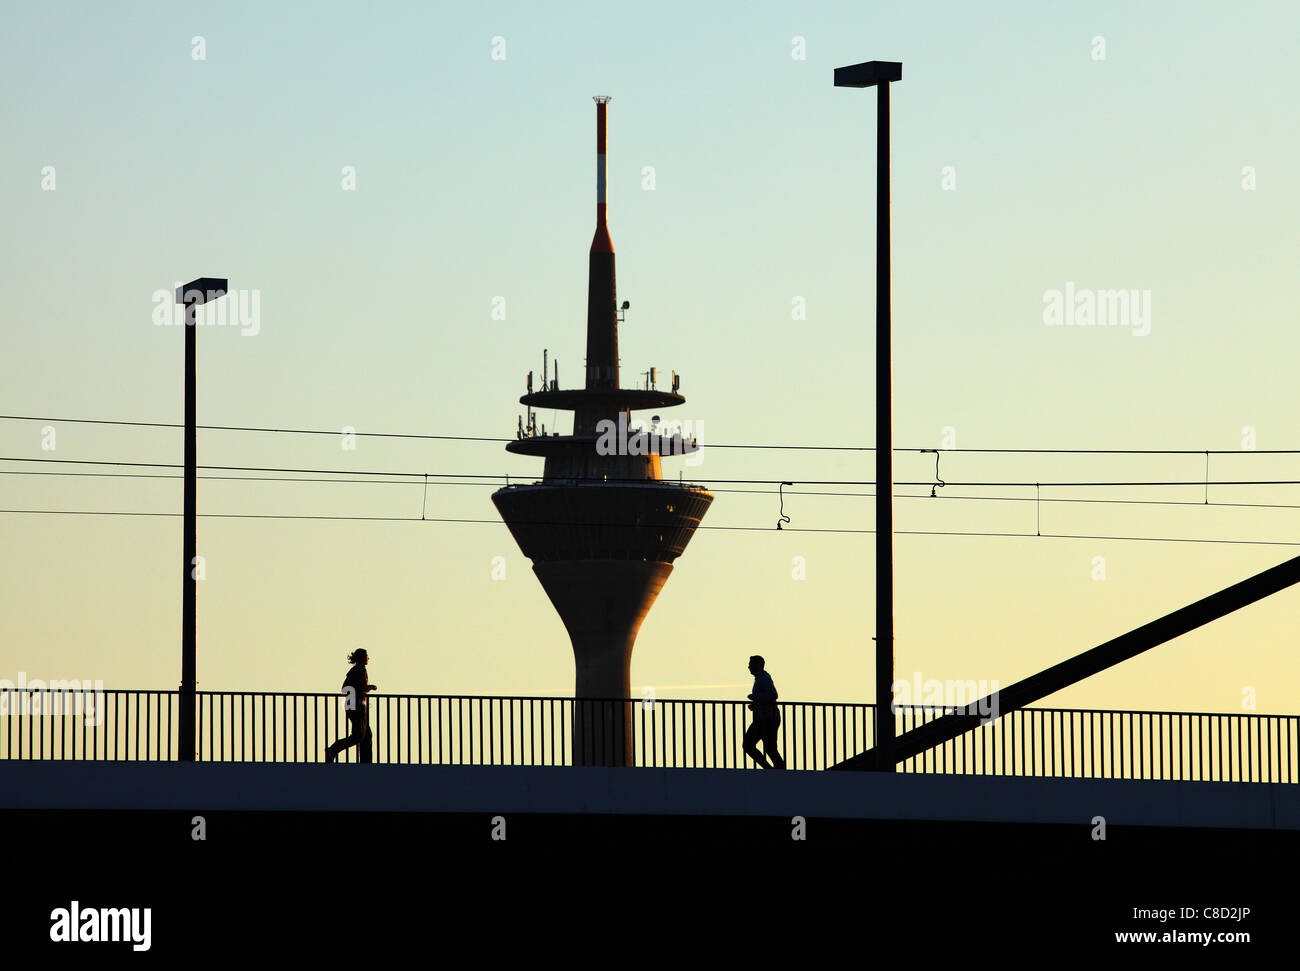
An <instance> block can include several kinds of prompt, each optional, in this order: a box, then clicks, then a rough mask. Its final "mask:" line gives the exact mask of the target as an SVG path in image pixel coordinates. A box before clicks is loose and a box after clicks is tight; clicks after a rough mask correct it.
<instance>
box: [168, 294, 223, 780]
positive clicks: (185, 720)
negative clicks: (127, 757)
mask: <svg viewBox="0 0 1300 971" xmlns="http://www.w3.org/2000/svg"><path fill="white" fill-rule="evenodd" d="M227 283H228V281H226V280H222V279H217V278H216V277H208V276H203V277H199V278H198V279H197V280H191V281H190V282H189V283H187V284H185V285H184V286H183V287H178V288H177V290H176V302H177V303H183V304H184V305H185V536H184V539H183V540H182V543H181V545H182V547H183V549H182V553H181V556H182V563H181V577H182V583H183V586H182V588H181V590H182V593H181V690H180V718H179V719H178V724H177V743H178V744H177V748H178V749H179V751H178V753H177V754H178V756H179V758H180V760H181V761H182V762H193V761H194V760H195V757H196V751H197V750H196V747H195V742H196V740H197V739H196V735H195V731H194V702H195V698H196V695H197V690H198V648H197V645H196V640H197V638H196V631H197V622H196V605H197V602H198V597H197V594H198V589H197V584H198V580H196V579H195V577H194V559H195V555H196V552H197V548H198V518H197V515H196V510H197V507H196V504H195V492H196V487H197V485H198V481H197V480H198V475H197V471H196V470H197V466H196V465H195V461H196V457H195V439H196V437H197V436H196V434H195V429H196V427H197V426H196V424H195V421H196V409H195V387H194V385H195V366H194V364H195V346H194V332H195V330H196V314H197V310H198V306H199V304H201V303H210V302H211V301H213V300H217V299H220V298H221V297H224V296H225V295H226V289H227Z"/></svg>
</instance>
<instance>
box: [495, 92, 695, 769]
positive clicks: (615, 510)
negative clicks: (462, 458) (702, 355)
mask: <svg viewBox="0 0 1300 971" xmlns="http://www.w3.org/2000/svg"><path fill="white" fill-rule="evenodd" d="M594 100H595V102H596V235H595V237H594V238H593V239H592V241H591V255H590V263H589V275H588V282H587V371H586V381H585V385H584V387H582V388H569V389H564V390H561V388H560V383H559V366H558V364H557V365H556V366H555V375H554V377H551V375H550V374H548V364H547V361H546V357H545V352H543V355H544V356H543V358H542V361H543V363H542V376H541V386H540V388H537V389H535V388H534V387H533V377H532V374H531V372H530V373H529V376H528V393H527V394H525V395H524V396H523V397H522V398H520V399H519V401H520V404H523V405H526V406H527V407H528V421H527V424H525V423H524V420H523V419H522V417H521V419H520V422H519V431H518V433H517V436H516V439H515V441H513V442H510V443H508V444H507V445H506V451H508V452H513V453H515V454H517V455H533V456H538V457H540V458H543V459H545V460H546V462H545V465H544V467H543V471H542V481H540V482H533V483H531V484H527V485H509V486H506V487H505V488H503V489H498V490H497V491H496V492H494V493H493V494H492V502H493V503H494V504H495V505H496V507H497V511H498V512H500V514H501V518H502V519H504V520H505V522H506V525H507V526H509V527H510V532H511V534H512V535H513V536H514V538H515V541H516V542H517V543H518V544H519V548H520V549H521V550H523V552H524V555H525V556H527V557H528V558H529V559H531V560H532V561H533V572H534V573H536V574H537V579H538V580H540V581H541V583H542V588H543V589H544V590H545V591H546V595H547V596H548V597H550V598H551V603H552V604H554V605H555V609H556V611H557V612H558V613H559V615H560V619H561V620H563V621H564V626H565V628H566V629H567V630H568V632H569V639H570V640H571V641H572V642H573V656H574V661H575V664H576V669H577V676H576V684H575V688H574V715H573V764H574V765H631V764H632V730H631V729H632V711H631V705H630V703H629V700H628V699H629V698H630V694H631V680H630V665H631V659H632V646H633V645H634V644H635V643H636V635H637V631H639V630H640V629H641V622H642V621H643V620H644V619H645V615H646V613H647V612H648V611H649V610H650V607H651V606H652V605H653V604H654V602H655V598H656V597H658V596H659V591H660V590H661V589H662V588H663V585H664V581H666V580H667V579H668V575H669V574H670V573H672V570H673V561H674V560H675V559H677V557H679V556H681V554H682V551H683V550H684V549H686V544H687V543H689V542H690V539H691V536H692V535H693V534H694V533H695V528H696V527H697V526H698V525H699V524H700V520H701V519H703V518H704V514H705V513H706V512H707V511H708V509H709V505H710V504H711V503H712V502H713V495H712V494H711V493H709V492H708V491H707V490H706V489H704V488H702V487H700V486H694V485H687V484H679V483H672V482H665V481H663V479H662V474H661V473H662V469H661V462H660V459H661V456H664V455H682V454H687V453H690V452H695V451H697V450H698V448H699V445H698V443H697V442H695V441H694V439H692V440H691V441H686V440H685V439H684V437H683V436H682V435H681V434H679V433H674V434H673V435H671V436H661V435H659V434H658V433H657V432H656V431H654V430H653V429H652V430H651V431H650V432H646V431H640V432H638V431H637V430H636V429H634V428H632V427H630V423H631V413H632V411H633V410H634V409H646V408H656V409H657V408H669V407H672V406H674V405H680V404H682V403H683V402H685V400H686V399H685V398H684V397H683V396H682V395H680V394H678V393H677V391H678V387H679V385H680V380H679V378H678V376H677V375H676V373H674V374H673V376H672V390H671V391H662V390H659V389H658V388H657V387H656V384H657V379H658V372H657V369H655V368H650V369H649V370H648V371H647V372H646V373H645V378H646V380H645V387H642V388H621V387H619V373H618V365H619V359H618V325H619V323H620V322H621V321H622V318H623V312H624V311H626V310H627V309H628V304H627V303H626V302H625V303H624V304H623V305H622V307H621V308H620V307H619V304H618V297H617V294H616V291H615V287H614V245H613V243H612V242H611V241H610V238H609V228H608V226H607V224H606V221H605V109H606V105H607V103H608V102H609V100H610V99H609V98H608V97H606V96H603V95H602V96H597V97H596V98H595V99H594ZM534 408H539V409H547V410H550V409H559V410H563V411H571V412H573V413H574V418H573V434H571V435H560V434H559V433H558V432H557V431H552V432H550V433H549V434H548V433H547V432H546V428H545V426H544V425H543V426H542V427H541V429H540V430H539V429H538V427H537V424H536V421H535V419H534V417H533V413H532V410H533V409H534ZM657 418H658V416H655V420H656V422H657ZM655 427H657V424H656V426H655Z"/></svg>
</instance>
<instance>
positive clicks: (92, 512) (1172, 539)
mask: <svg viewBox="0 0 1300 971" xmlns="http://www.w3.org/2000/svg"><path fill="white" fill-rule="evenodd" d="M0 513H7V514H12V515H36V516H124V517H133V516H134V517H151V518H152V517H157V518H166V519H175V518H177V517H179V516H181V515H183V514H182V513H178V512H150V511H138V512H137V511H131V510H112V509H0ZM198 516H199V518H200V519H283V520H321V521H334V522H390V523H446V524H463V525H486V526H504V525H505V523H504V522H503V521H501V520H499V519H451V518H429V517H424V518H421V517H419V516H328V515H319V516H311V515H304V514H302V513H283V514H281V513H199V514H198ZM529 525H531V526H576V525H584V526H586V525H595V524H590V523H577V522H572V523H530V524H529ZM600 525H603V526H604V527H605V528H610V527H619V528H625V529H662V528H663V527H657V526H653V525H643V524H631V523H606V524H600ZM696 528H697V529H700V530H715V531H722V532H746V533H777V532H781V533H841V534H857V535H863V536H869V535H874V534H875V532H876V531H875V530H874V529H846V528H842V527H823V528H810V527H791V526H786V527H784V528H782V529H781V530H779V531H778V530H776V529H773V528H772V527H771V526H708V525H704V524H700V525H699V526H697V527H696ZM894 535H896V536H973V537H1001V538H1009V539H1087V540H1119V541H1125V542H1137V543H1209V544H1215V545H1226V546H1300V542H1286V541H1282V540H1260V539H1206V538H1199V537H1186V536H1110V535H1101V534H1094V533H1029V532H1024V533H1017V532H987V531H976V530H952V529H896V530H894Z"/></svg>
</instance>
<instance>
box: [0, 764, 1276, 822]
mask: <svg viewBox="0 0 1300 971" xmlns="http://www.w3.org/2000/svg"><path fill="white" fill-rule="evenodd" d="M0 781H2V783H3V784H0V809H23V810H33V809H103V810H122V809H138V810H190V809H195V808H206V809H209V810H212V811H235V810H254V811H275V810H286V811H334V812H433V813H437V812H446V813H466V812H483V813H505V812H516V813H519V812H526V813H557V814H572V813H636V814H685V815H746V816H805V817H814V818H819V817H828V818H859V819H911V820H934V821H965V822H1021V823H1079V822H1088V821H1090V820H1091V819H1092V818H1093V817H1095V816H1103V817H1105V819H1106V821H1107V823H1108V824H1111V825H1131V826H1180V827H1181V826H1196V827H1227V828H1244V829H1300V786H1297V785H1286V784H1265V783H1220V782H1158V781H1133V780H1107V779H1035V778H1006V777H989V776H944V775H913V774H905V773H903V774H896V775H880V774H877V773H858V772H764V771H760V770H743V769H610V768H594V767H540V766H462V765H354V764H336V765H323V764H319V763H317V764H312V763H249V762H244V763H229V762H226V763H219V762H207V763H197V764H196V763H177V762H133V761H132V762H77V761H67V762H63V761H55V760H51V761H18V760H13V761H6V762H3V763H0Z"/></svg>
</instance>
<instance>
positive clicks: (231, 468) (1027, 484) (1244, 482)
mask: <svg viewBox="0 0 1300 971" xmlns="http://www.w3.org/2000/svg"><path fill="white" fill-rule="evenodd" d="M0 462H40V463H58V464H67V465H104V466H113V467H123V468H151V469H179V468H181V467H182V466H181V464H180V463H179V462H126V461H118V460H104V459H55V458H27V457H23V456H13V455H3V456H0ZM197 468H200V469H207V470H210V471H219V472H286V473H297V474H302V475H339V476H385V477H405V478H423V477H425V476H428V477H429V478H437V479H491V480H494V481H509V480H510V479H512V478H513V479H528V478H531V477H530V476H528V475H522V476H521V475H518V474H516V475H513V476H512V475H509V474H501V473H479V472H387V471H373V470H369V471H361V470H352V469H307V468H284V467H280V466H267V465H199V466H197ZM564 481H565V482H566V483H571V482H591V483H597V482H599V483H608V484H615V485H617V484H622V483H626V484H645V483H646V481H647V480H646V479H610V478H608V477H604V476H602V477H601V478H599V479H597V478H595V477H592V478H590V479H582V478H575V477H566V478H565V479H564ZM659 481H663V482H665V483H671V481H672V480H670V479H665V480H659ZM791 481H793V482H794V484H796V485H798V484H803V485H854V486H874V485H875V481H874V480H872V479H797V480H791V479H790V478H789V477H785V478H780V479H714V478H709V479H701V480H700V482H699V483H688V484H702V483H704V482H719V483H724V484H728V485H780V484H781V483H782V482H791ZM521 484H524V483H521ZM894 484H895V485H900V486H933V485H935V482H934V480H933V479H917V480H907V481H903V480H899V481H896V482H895V483H894ZM944 485H945V486H946V487H952V486H962V487H967V488H990V487H1003V488H1035V487H1041V488H1057V489H1059V488H1092V487H1105V488H1122V487H1130V486H1140V487H1164V486H1202V487H1204V486H1294V485H1300V479H1140V480H1139V479H1130V480H1118V479H1117V480H1100V479H1093V480H1055V481H1047V480H1020V481H996V480H970V481H965V480H957V479H946V480H944Z"/></svg>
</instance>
